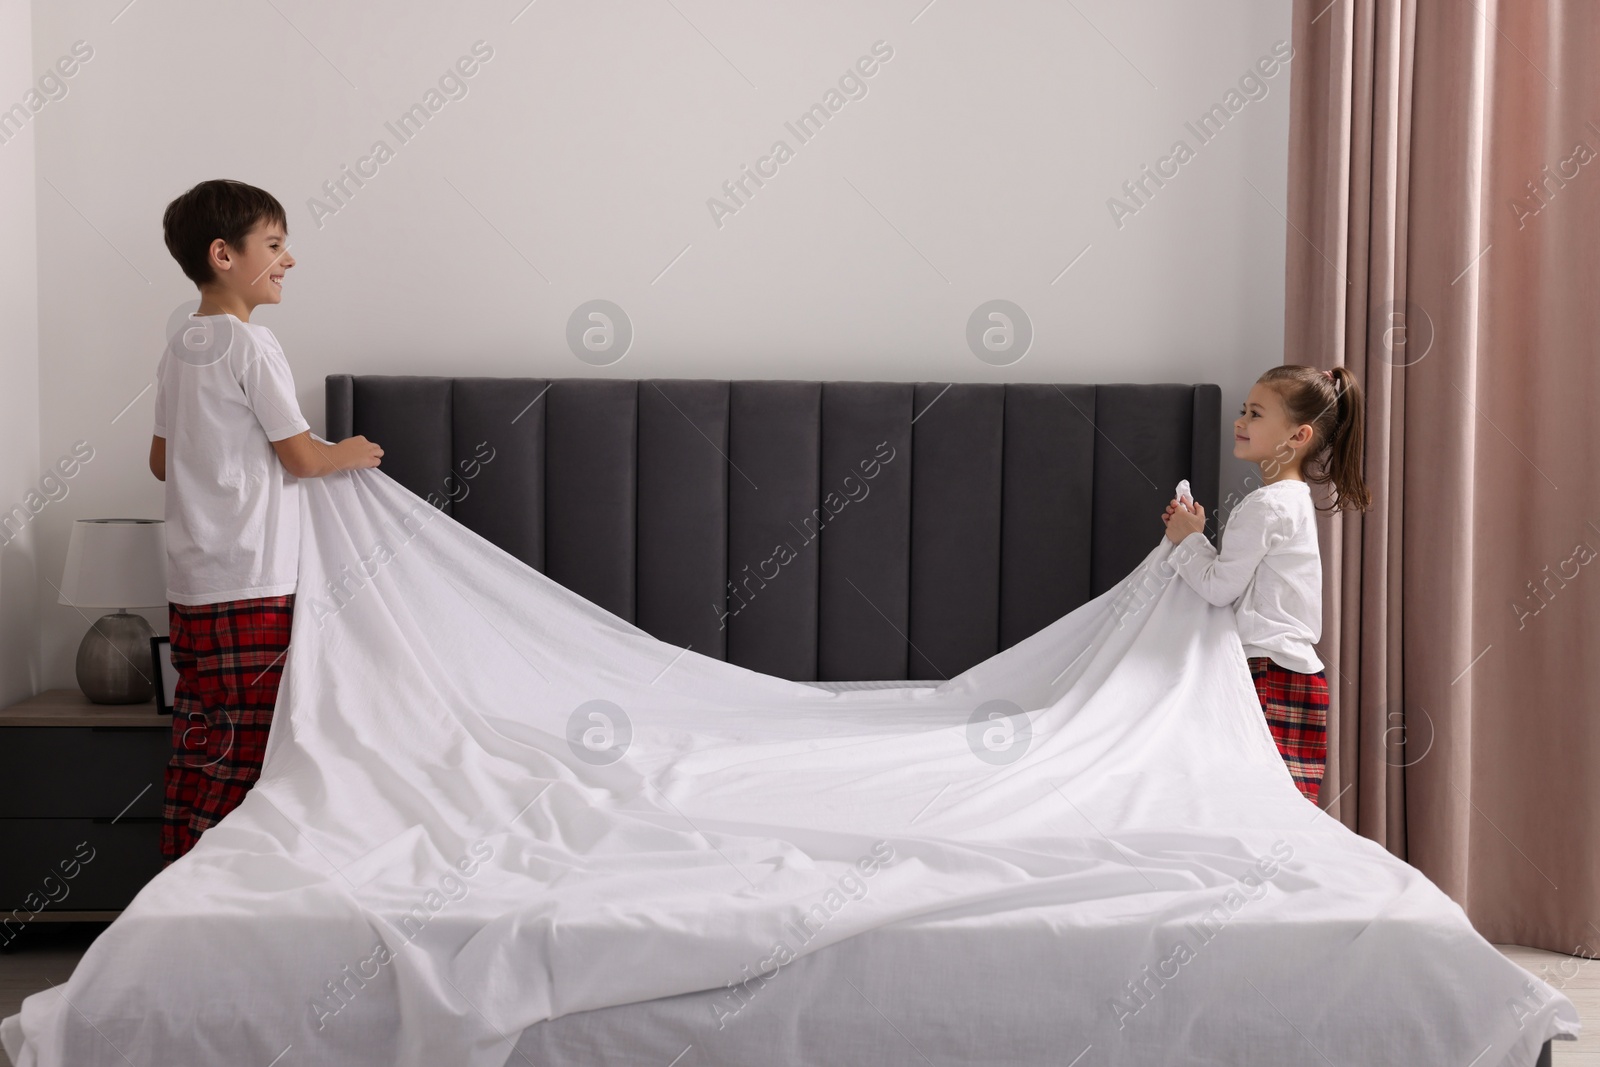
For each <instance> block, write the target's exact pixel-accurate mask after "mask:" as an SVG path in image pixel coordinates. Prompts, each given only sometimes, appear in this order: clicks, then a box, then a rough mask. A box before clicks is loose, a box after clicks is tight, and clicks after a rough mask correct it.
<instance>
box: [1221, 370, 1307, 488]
mask: <svg viewBox="0 0 1600 1067" xmlns="http://www.w3.org/2000/svg"><path fill="white" fill-rule="evenodd" d="M1312 433H1313V431H1312V429H1311V426H1310V424H1308V423H1302V424H1300V425H1299V426H1291V425H1290V424H1289V412H1288V410H1287V409H1286V408H1285V407H1284V406H1283V398H1282V397H1280V396H1279V395H1278V392H1277V390H1276V389H1273V388H1272V387H1271V386H1270V385H1264V384H1262V383H1261V382H1257V383H1256V384H1255V385H1253V386H1251V387H1250V395H1249V396H1247V397H1245V400H1244V404H1243V405H1242V406H1241V407H1240V409H1239V417H1238V418H1237V419H1235V420H1234V422H1233V454H1234V457H1235V458H1237V459H1242V460H1247V461H1249V462H1251V463H1259V464H1265V463H1268V462H1272V461H1276V463H1277V465H1278V466H1279V467H1280V468H1290V469H1292V468H1295V467H1298V466H1299V463H1300V454H1301V453H1302V452H1304V451H1305V448H1306V446H1307V445H1309V444H1310V443H1311V437H1312Z"/></svg>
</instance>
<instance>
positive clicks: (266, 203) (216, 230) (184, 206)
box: [161, 178, 289, 285]
mask: <svg viewBox="0 0 1600 1067" xmlns="http://www.w3.org/2000/svg"><path fill="white" fill-rule="evenodd" d="M261 222H266V223H277V224H278V225H279V226H282V227H283V228H284V229H285V230H286V231H287V230H288V228H289V227H288V222H287V219H286V218H285V216H284V213H283V205H282V204H280V203H278V201H277V198H276V197H274V196H273V195H272V194H271V193H269V192H267V191H266V190H264V189H257V188H256V187H255V186H253V185H246V184H245V183H244V182H236V181H230V180H229V179H227V178H216V179H213V180H212V181H205V182H201V183H200V184H199V185H197V186H195V187H194V188H193V189H190V190H189V191H188V192H186V193H184V194H183V195H182V196H180V197H178V198H177V199H176V200H174V201H173V202H172V203H170V204H168V205H167V210H166V214H164V215H163V216H162V217H161V228H162V231H163V233H164V235H165V237H166V241H167V251H168V252H171V253H172V258H173V259H175V260H177V261H178V266H180V267H182V268H183V273H184V274H186V275H188V276H189V280H190V281H192V282H194V283H195V284H196V285H205V284H207V283H209V282H211V281H214V280H215V279H214V277H213V275H214V274H215V273H216V272H215V271H213V270H212V269H211V242H212V241H215V240H216V239H217V238H218V237H220V238H222V239H223V240H224V241H226V242H227V243H228V247H230V248H243V247H244V239H245V237H246V235H248V234H249V233H250V231H251V230H253V229H255V227H256V225H257V223H261Z"/></svg>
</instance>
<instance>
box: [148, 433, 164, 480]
mask: <svg viewBox="0 0 1600 1067" xmlns="http://www.w3.org/2000/svg"><path fill="white" fill-rule="evenodd" d="M150 473H151V474H154V475H155V476H156V477H157V478H160V479H161V480H162V481H166V480H167V439H166V438H165V437H156V436H154V435H152V436H151V438H150Z"/></svg>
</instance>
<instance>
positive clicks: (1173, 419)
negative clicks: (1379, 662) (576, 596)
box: [325, 374, 1222, 681]
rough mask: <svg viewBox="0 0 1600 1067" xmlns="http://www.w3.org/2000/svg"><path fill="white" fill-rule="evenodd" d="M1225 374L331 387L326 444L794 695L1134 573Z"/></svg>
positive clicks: (911, 668) (1211, 458)
mask: <svg viewBox="0 0 1600 1067" xmlns="http://www.w3.org/2000/svg"><path fill="white" fill-rule="evenodd" d="M1221 428H1222V427H1221V391H1220V389H1219V387H1218V386H1216V385H1205V384H1203V385H1178V384H1154V385H1054V384H1006V385H998V384H943V383H929V382H916V383H912V382H803V381H722V380H701V379H653V380H651V379H641V380H633V379H617V378H554V379H539V378H449V377H423V376H410V375H404V376H390V375H347V374H335V375H329V377H328V379H327V433H326V434H325V436H326V437H327V438H328V439H329V440H334V441H337V440H341V439H343V438H345V437H348V436H350V435H352V434H362V435H364V436H366V437H368V438H370V439H372V440H373V441H376V442H377V443H378V444H380V445H382V446H383V448H384V459H383V466H382V469H383V470H384V471H385V472H387V473H388V474H389V475H390V476H391V477H393V478H394V479H395V480H396V481H398V482H400V483H401V484H403V485H405V486H406V487H407V488H409V489H411V490H412V491H413V492H416V493H417V494H418V495H420V496H423V497H427V498H430V499H432V500H434V501H435V502H436V503H438V504H439V505H440V506H442V507H443V509H444V510H445V511H447V512H448V513H449V514H450V515H452V516H453V517H454V518H455V519H457V520H458V521H460V522H462V523H464V524H465V525H467V526H468V527H470V528H472V529H473V530H475V531H476V532H478V533H479V534H482V535H483V536H484V537H486V538H487V539H489V540H490V541H492V542H494V543H495V544H496V545H498V546H500V547H501V548H503V549H505V550H506V551H507V552H510V553H511V554H512V555H515V556H517V557H518V558H519V559H521V560H523V561H524V562H526V563H528V564H529V565H530V566H533V567H535V568H537V569H539V570H541V571H543V572H544V573H545V574H547V575H548V576H549V577H551V578H553V579H555V580H556V581H558V582H560V583H561V584H563V585H565V586H567V587H568V588H569V589H572V590H573V591H575V592H577V593H580V594H581V595H583V596H585V597H587V598H589V599H590V600H593V601H594V602H595V603H597V604H599V605H600V606H602V607H604V608H606V609H607V610H609V611H611V612H613V613H615V614H616V615H619V616H621V617H622V618H624V619H627V620H628V621H630V622H632V623H634V624H636V625H637V626H639V627H640V628H642V629H644V630H645V631H647V632H649V633H650V634H652V635H654V636H656V637H658V638H660V639H662V640H663V641H669V642H671V643H673V644H676V645H681V646H687V647H691V648H693V649H694V650H695V651H697V652H700V653H702V654H704V655H708V656H712V657H716V658H719V659H725V660H728V661H731V662H733V663H737V664H740V665H741V666H745V667H748V668H750V669H752V670H757V671H763V672H765V673H768V674H774V675H778V676H780V677H784V678H790V679H793V680H796V681H843V680H849V681H855V680H868V679H891V678H892V679H913V678H914V679H938V678H948V677H951V676H953V675H955V674H957V673H959V672H961V671H963V670H965V669H966V668H967V667H970V666H971V665H973V664H974V663H977V662H979V661H980V660H983V659H985V658H987V657H989V656H991V655H993V654H994V653H995V652H998V651H1000V650H1001V649H1004V648H1008V647H1010V646H1011V645H1013V644H1015V643H1016V642H1018V641H1020V640H1022V639H1023V638H1025V637H1027V636H1029V635H1030V634H1033V633H1034V632H1036V631H1038V630H1039V629H1041V628H1042V627H1044V626H1046V625H1048V624H1049V623H1050V622H1052V621H1054V620H1055V619H1057V618H1059V617H1060V616H1062V615H1063V614H1065V613H1066V612H1068V611H1070V610H1072V609H1073V608H1075V607H1077V606H1078V605H1079V604H1082V603H1083V602H1084V601H1086V600H1088V599H1090V598H1092V597H1094V596H1096V595H1098V594H1099V593H1101V592H1103V591H1105V590H1106V589H1107V588H1109V587H1110V586H1112V585H1114V584H1115V583H1116V582H1117V581H1119V580H1121V579H1122V578H1123V577H1125V576H1126V575H1127V574H1128V572H1129V571H1130V570H1132V568H1133V567H1134V565H1135V564H1137V563H1138V562H1139V561H1140V560H1141V559H1143V558H1144V556H1145V554H1146V553H1147V552H1148V551H1149V550H1150V548H1151V547H1152V546H1153V545H1154V544H1155V543H1156V541H1157V540H1158V539H1159V538H1160V536H1161V533H1162V526H1161V512H1162V510H1163V509H1164V508H1165V506H1166V503H1167V501H1168V500H1169V499H1170V497H1171V495H1172V487H1173V486H1174V485H1175V484H1176V483H1177V481H1178V480H1179V479H1180V478H1188V479H1189V481H1190V482H1191V484H1192V486H1193V489H1194V493H1195V498H1196V499H1197V500H1199V501H1200V502H1201V503H1202V504H1205V505H1207V506H1208V508H1210V509H1211V510H1215V504H1216V500H1217V493H1218V474H1219V464H1220V457H1221Z"/></svg>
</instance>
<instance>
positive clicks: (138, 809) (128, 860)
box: [0, 689, 172, 947]
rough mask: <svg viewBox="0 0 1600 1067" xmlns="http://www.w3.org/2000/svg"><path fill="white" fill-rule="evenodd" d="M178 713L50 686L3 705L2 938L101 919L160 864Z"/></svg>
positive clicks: (0, 802) (120, 905)
mask: <svg viewBox="0 0 1600 1067" xmlns="http://www.w3.org/2000/svg"><path fill="white" fill-rule="evenodd" d="M171 738H172V717H171V716H170V715H162V714H161V713H159V712H158V711H157V710H156V705H155V702H154V701H151V702H150V703H148V704H94V703H91V702H90V701H89V699H88V698H87V697H85V696H84V695H83V694H82V693H81V692H79V691H78V690H76V689H51V690H47V691H45V692H43V693H40V694H39V695H38V696H35V697H30V698H29V699H27V700H24V701H22V702H21V703H20V704H13V705H12V706H11V707H9V708H5V709H4V710H0V947H3V946H5V945H8V944H9V943H10V942H11V941H12V940H13V939H14V938H15V937H16V936H17V934H18V933H20V932H21V929H22V928H23V927H25V926H26V925H27V924H28V923H30V922H50V921H54V922H83V921H106V920H109V919H112V918H115V917H116V914H117V912H119V911H120V910H121V909H122V908H123V907H124V906H126V905H127V903H128V902H129V901H130V900H132V899H133V897H134V895H135V894H136V893H138V892H139V890H140V889H141V888H143V886H144V884H145V883H146V882H148V881H149V880H150V879H151V878H154V877H155V876H156V874H157V873H158V872H159V871H160V870H161V867H162V863H161V808H162V800H163V796H164V793H165V789H164V776H165V769H166V765H167V758H168V755H169V753H170V750H171V743H172V742H171Z"/></svg>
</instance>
